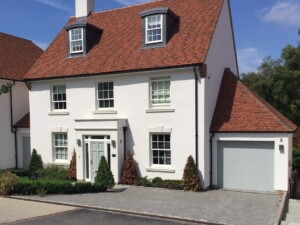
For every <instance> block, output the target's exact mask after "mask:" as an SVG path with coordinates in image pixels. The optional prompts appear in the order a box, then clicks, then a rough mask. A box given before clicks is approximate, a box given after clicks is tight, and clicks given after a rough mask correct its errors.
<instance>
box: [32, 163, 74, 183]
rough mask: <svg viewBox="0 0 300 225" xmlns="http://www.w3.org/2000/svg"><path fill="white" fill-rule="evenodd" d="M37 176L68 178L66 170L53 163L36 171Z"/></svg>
mask: <svg viewBox="0 0 300 225" xmlns="http://www.w3.org/2000/svg"><path fill="white" fill-rule="evenodd" d="M37 173H38V175H39V178H46V179H59V180H68V178H69V176H68V170H67V169H66V168H63V167H59V166H55V165H47V166H46V167H45V168H44V169H40V170H38V171H37Z"/></svg>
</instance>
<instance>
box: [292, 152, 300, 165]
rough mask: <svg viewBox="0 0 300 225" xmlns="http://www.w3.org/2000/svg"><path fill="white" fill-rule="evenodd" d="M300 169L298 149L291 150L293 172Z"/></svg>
mask: <svg viewBox="0 0 300 225" xmlns="http://www.w3.org/2000/svg"><path fill="white" fill-rule="evenodd" d="M296 169H300V149H298V148H294V149H293V170H296Z"/></svg>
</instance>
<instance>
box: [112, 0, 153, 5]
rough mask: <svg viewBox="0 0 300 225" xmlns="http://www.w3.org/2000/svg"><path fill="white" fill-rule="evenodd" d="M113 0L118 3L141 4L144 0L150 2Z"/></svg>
mask: <svg viewBox="0 0 300 225" xmlns="http://www.w3.org/2000/svg"><path fill="white" fill-rule="evenodd" d="M113 1H114V2H117V3H120V4H122V5H135V4H141V3H144V2H150V1H151V0H113ZM152 1H153V0H152Z"/></svg>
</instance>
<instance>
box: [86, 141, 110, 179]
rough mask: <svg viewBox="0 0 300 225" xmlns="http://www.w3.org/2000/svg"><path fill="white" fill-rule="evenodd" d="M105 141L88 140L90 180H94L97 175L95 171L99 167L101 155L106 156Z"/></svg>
mask: <svg viewBox="0 0 300 225" xmlns="http://www.w3.org/2000/svg"><path fill="white" fill-rule="evenodd" d="M105 145H106V144H105V141H91V142H90V146H91V147H90V156H91V161H90V164H91V166H90V168H91V181H92V182H94V181H95V177H96V176H97V171H98V167H99V162H100V159H101V157H102V156H105V157H106V146H105Z"/></svg>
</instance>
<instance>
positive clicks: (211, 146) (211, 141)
mask: <svg viewBox="0 0 300 225" xmlns="http://www.w3.org/2000/svg"><path fill="white" fill-rule="evenodd" d="M214 136H215V133H212V135H211V136H210V138H209V144H210V171H209V174H210V189H212V186H213V184H212V178H213V176H212V175H213V173H212V172H213V138H214Z"/></svg>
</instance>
